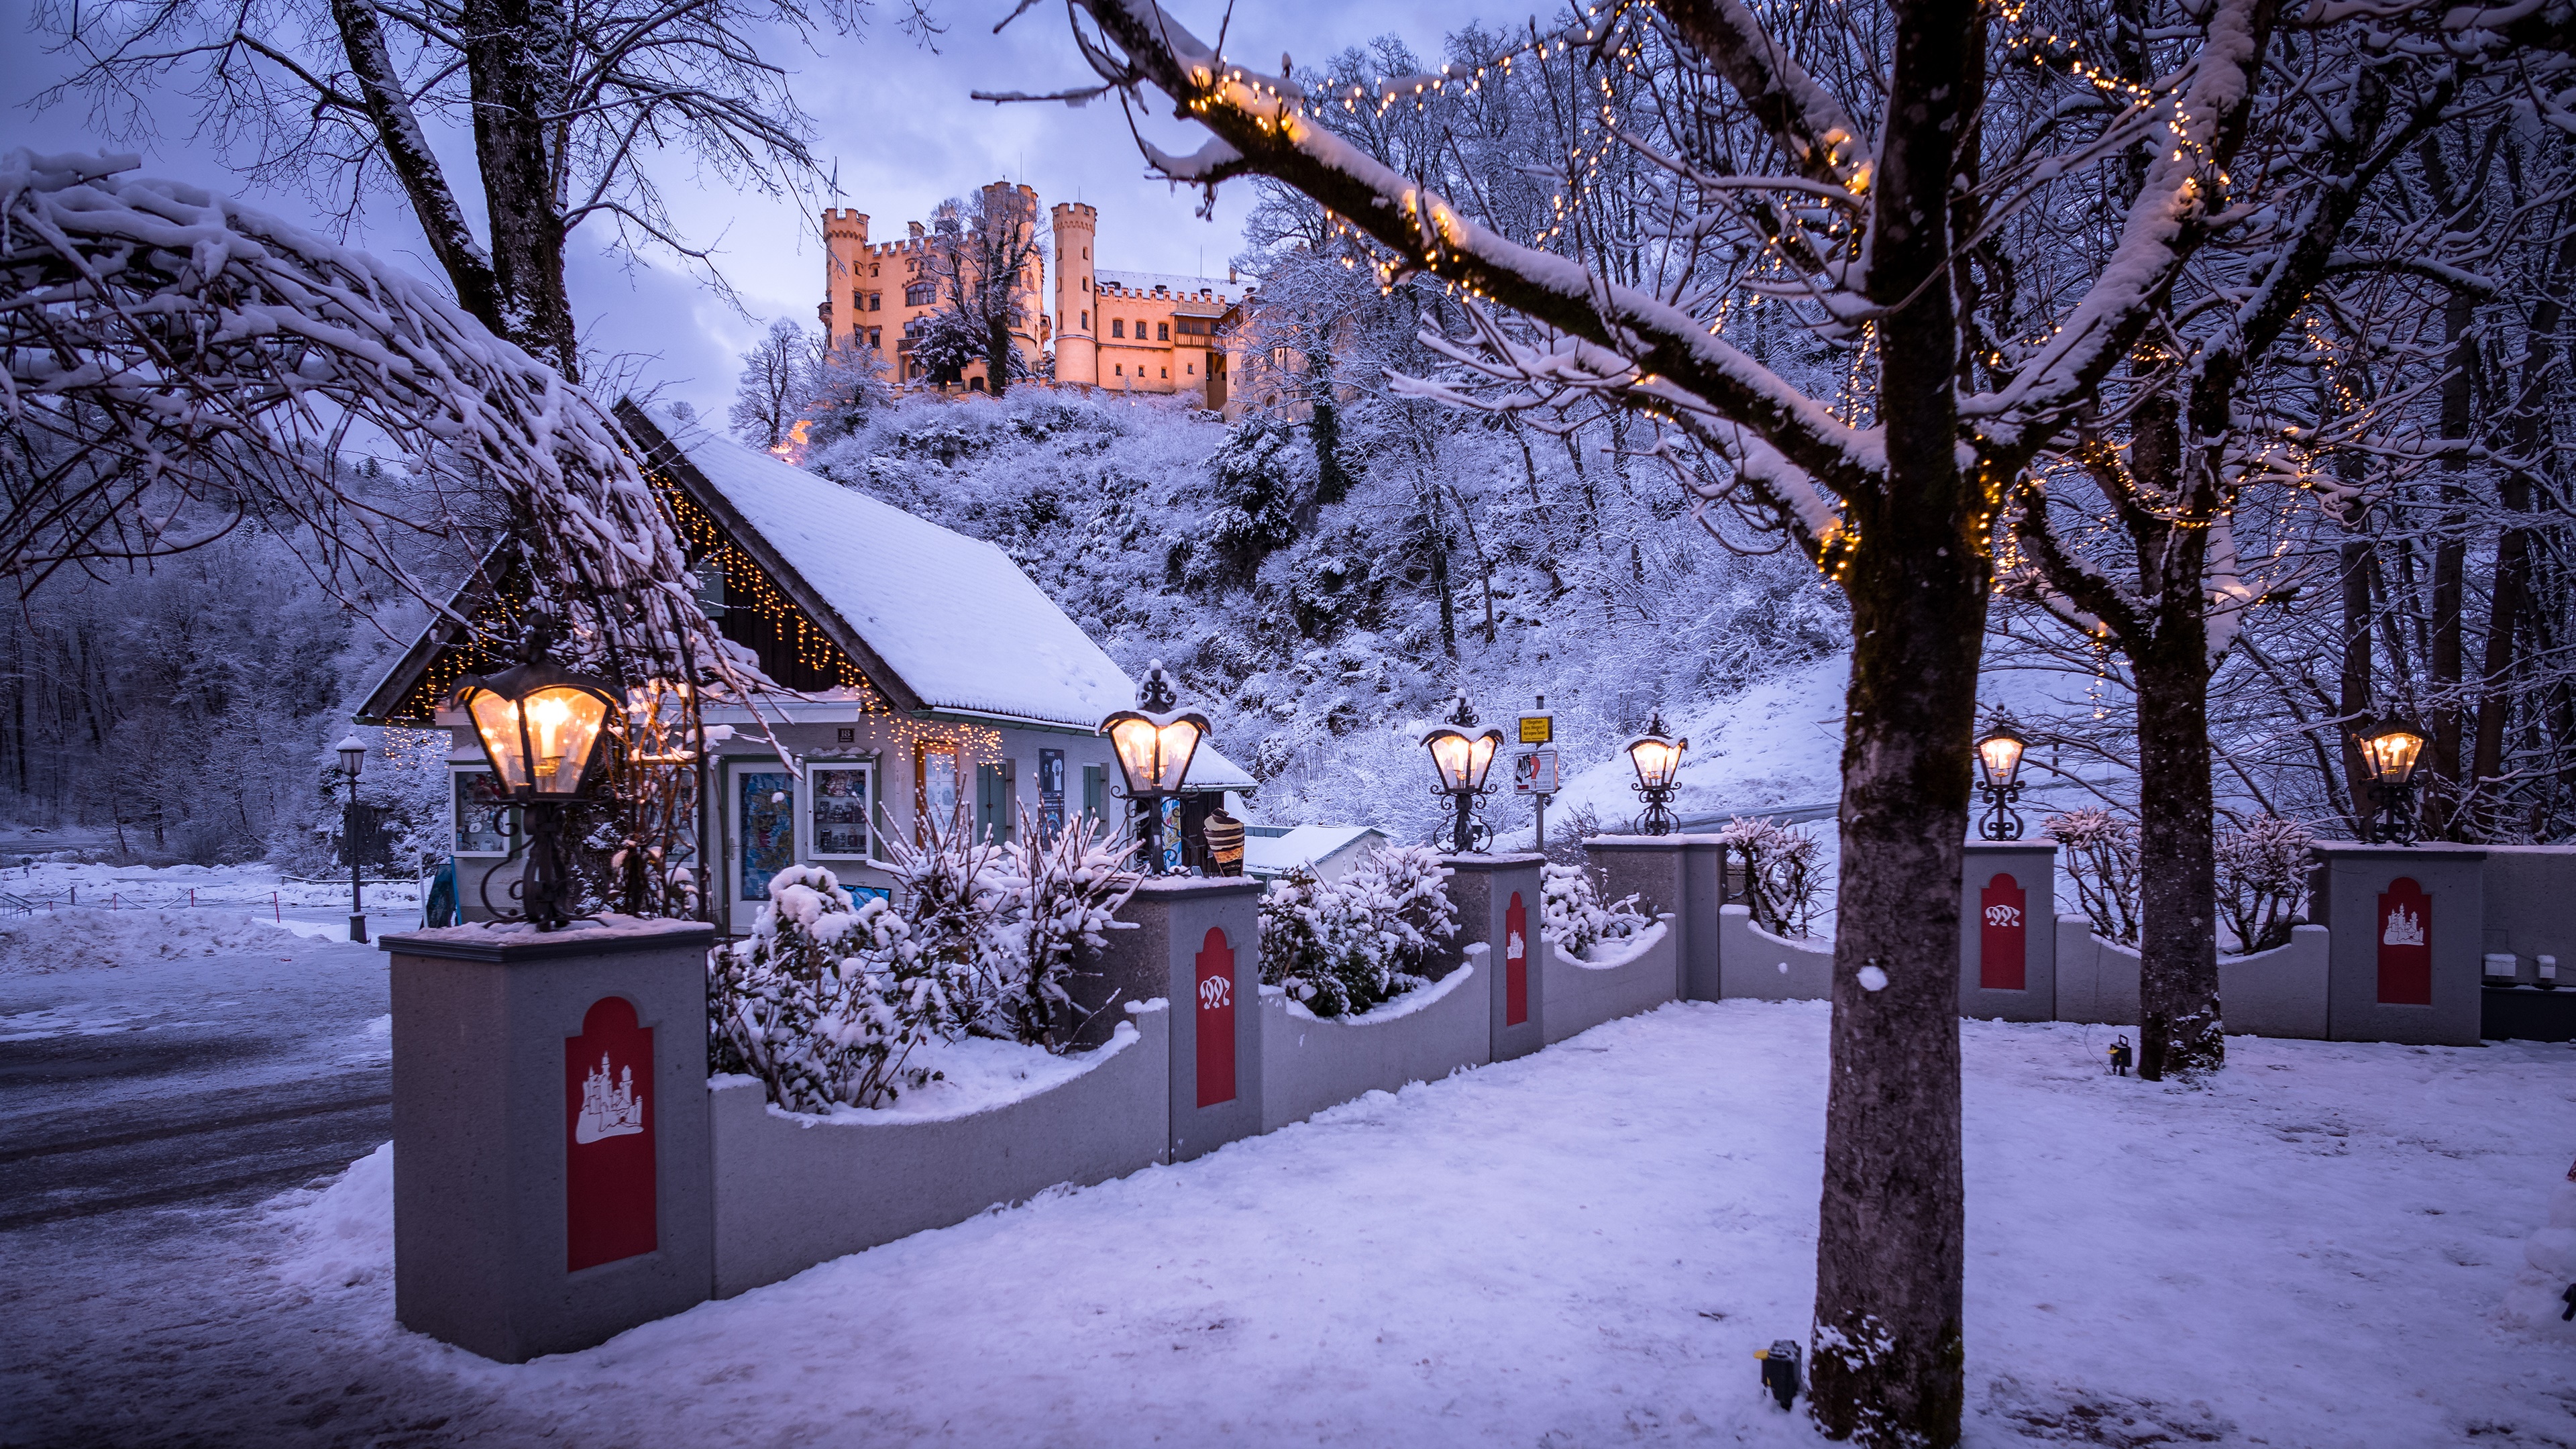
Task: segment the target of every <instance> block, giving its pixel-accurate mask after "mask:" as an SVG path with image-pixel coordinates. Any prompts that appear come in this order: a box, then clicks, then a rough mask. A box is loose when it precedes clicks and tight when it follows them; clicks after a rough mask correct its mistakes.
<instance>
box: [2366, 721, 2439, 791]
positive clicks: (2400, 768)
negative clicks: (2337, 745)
mask: <svg viewBox="0 0 2576 1449" xmlns="http://www.w3.org/2000/svg"><path fill="white" fill-rule="evenodd" d="M2423 753H2424V736H2423V735H2421V734H2419V733H2417V732H2416V731H2414V730H2412V729H2409V728H2407V727H2406V726H2405V725H2402V724H2390V725H2383V726H2381V727H2380V728H2379V729H2378V731H2377V732H2375V733H2373V734H2370V735H2366V736H2364V737H2363V739H2362V741H2361V757H2362V760H2363V762H2364V763H2365V764H2366V765H2367V766H2368V767H2369V769H2370V777H2371V778H2372V779H2374V780H2376V781H2378V782H2379V783H2381V784H2383V785H2411V784H2413V783H2414V781H2415V761H2416V760H2417V759H2418V758H2419V757H2420V756H2422V754H2423Z"/></svg>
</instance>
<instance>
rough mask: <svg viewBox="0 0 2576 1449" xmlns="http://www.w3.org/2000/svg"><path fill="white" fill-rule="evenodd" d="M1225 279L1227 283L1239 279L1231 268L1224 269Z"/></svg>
mask: <svg viewBox="0 0 2576 1449" xmlns="http://www.w3.org/2000/svg"><path fill="white" fill-rule="evenodd" d="M1225 279H1226V280H1227V281H1229V282H1233V281H1237V280H1239V279H1238V278H1237V277H1236V276H1235V275H1234V268H1233V267H1231V266H1229V267H1227V268H1226V269H1225Z"/></svg>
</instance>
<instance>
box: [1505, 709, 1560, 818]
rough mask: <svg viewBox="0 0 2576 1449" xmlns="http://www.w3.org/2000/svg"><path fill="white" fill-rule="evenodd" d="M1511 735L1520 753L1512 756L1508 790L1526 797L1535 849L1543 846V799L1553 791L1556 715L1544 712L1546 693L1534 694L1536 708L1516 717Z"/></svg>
mask: <svg viewBox="0 0 2576 1449" xmlns="http://www.w3.org/2000/svg"><path fill="white" fill-rule="evenodd" d="M1513 738H1514V739H1515V740H1516V741H1517V742H1518V743H1519V745H1520V747H1521V752H1520V753H1519V754H1517V755H1515V756H1513V757H1512V793H1513V794H1515V795H1527V796H1529V797H1530V811H1531V815H1532V819H1533V820H1534V822H1535V825H1536V828H1535V830H1534V831H1533V832H1532V833H1533V835H1534V837H1535V839H1536V842H1537V848H1538V849H1539V850H1542V851H1544V850H1546V849H1547V801H1548V797H1549V796H1551V795H1554V794H1555V793H1556V716H1555V715H1554V714H1551V713H1549V712H1548V708H1547V696H1546V695H1544V694H1542V695H1540V696H1538V707H1537V708H1536V709H1534V710H1532V711H1531V712H1529V713H1528V714H1525V715H1522V716H1521V717H1520V729H1519V730H1518V731H1517V732H1516V733H1515V734H1514V736H1513Z"/></svg>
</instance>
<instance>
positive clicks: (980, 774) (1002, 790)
mask: <svg viewBox="0 0 2576 1449" xmlns="http://www.w3.org/2000/svg"><path fill="white" fill-rule="evenodd" d="M1017 816H1018V812H1017V811H1015V810H1013V809H1012V808H1011V782H1010V780H1009V779H1008V778H1007V777H1005V776H1004V775H1003V773H1002V767H1001V766H999V765H977V766H976V767H975V833H976V834H977V835H978V836H980V837H983V838H985V839H989V840H996V841H1005V842H1007V841H1008V840H1009V839H1010V838H1011V832H1012V829H1013V828H1014V827H1015V826H1017V825H1018V824H1019V821H1018V819H1017Z"/></svg>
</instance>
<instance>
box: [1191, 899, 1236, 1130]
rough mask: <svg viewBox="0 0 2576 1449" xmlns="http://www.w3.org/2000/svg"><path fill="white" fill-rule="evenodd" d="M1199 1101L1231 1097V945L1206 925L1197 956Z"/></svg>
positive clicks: (1214, 1101) (1215, 1101)
mask: <svg viewBox="0 0 2576 1449" xmlns="http://www.w3.org/2000/svg"><path fill="white" fill-rule="evenodd" d="M1197 965H1198V979H1199V1003H1198V1012H1199V1014H1198V1027H1197V1031H1196V1033H1195V1034H1196V1035H1197V1037H1198V1062H1199V1105H1200V1106H1202V1107H1213V1106H1216V1105H1217V1104H1218V1103H1220V1102H1231V1101H1233V1100H1234V948H1233V947H1232V946H1230V945H1227V944H1226V940H1225V932H1224V931H1222V930H1220V929H1218V928H1216V927H1214V926H1210V927H1209V928H1208V933H1207V939H1206V940H1205V941H1202V942H1201V943H1200V944H1199V956H1198V962H1197Z"/></svg>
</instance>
